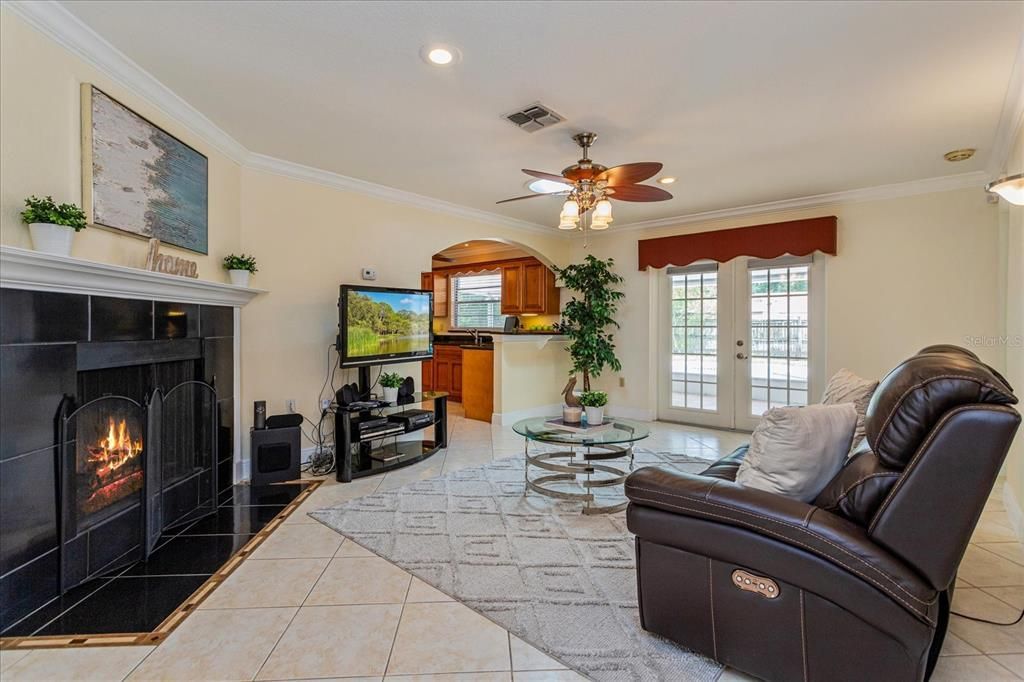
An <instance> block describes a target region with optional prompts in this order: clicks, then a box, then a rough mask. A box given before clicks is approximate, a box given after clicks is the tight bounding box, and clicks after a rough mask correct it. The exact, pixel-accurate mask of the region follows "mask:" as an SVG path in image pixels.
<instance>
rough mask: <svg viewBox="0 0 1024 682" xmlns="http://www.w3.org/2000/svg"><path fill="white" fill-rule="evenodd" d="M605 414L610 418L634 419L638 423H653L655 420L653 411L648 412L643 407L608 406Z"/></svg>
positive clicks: (655, 416)
mask: <svg viewBox="0 0 1024 682" xmlns="http://www.w3.org/2000/svg"><path fill="white" fill-rule="evenodd" d="M607 412H608V416H610V417H619V418H620V419H634V420H636V421H639V422H653V421H655V420H656V418H657V415H656V414H655V413H654V411H653V410H648V409H646V408H643V407H621V406H618V405H609V406H608V409H607Z"/></svg>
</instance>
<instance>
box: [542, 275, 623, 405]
mask: <svg viewBox="0 0 1024 682" xmlns="http://www.w3.org/2000/svg"><path fill="white" fill-rule="evenodd" d="M614 265H615V261H614V260H613V259H611V258H609V259H608V260H601V259H600V258H596V257H594V256H592V255H588V256H587V257H586V259H585V260H584V261H583V262H582V263H576V264H574V265H569V266H566V267H565V268H557V267H556V268H554V270H555V274H556V275H558V279H559V280H560V281H561V282H562V284H564V285H565V286H566V287H567V288H569V289H571V290H572V291H573V292H576V293H577V294H580V296H579V297H577V296H573V297H572V300H571V301H569V302H568V303H567V304H566V305H565V310H563V311H562V321H561V322H559V323H558V324H557V325H555V330H556V331H558V332H560V333H562V334H565V335H566V336H567V337H569V356H570V357H571V358H572V369H571V370H570V372H569V373H570V374H577V373H580V374H582V375H583V390H584V391H589V390H590V379H591V377H597V376H600V375H601V372H602V371H603V370H604V369H605V368H606V367H610V368H611V369H613V370H615V371H616V372H618V371H620V370H621V369H622V363H620V362H619V359H618V358H617V357H615V343H614V337H613V335H612V332H610V331H608V329H609V328H610V327H614V328H618V326H619V324H618V322H616V321H615V313H616V311H617V309H618V300H619V299H620V298H622V297H623V296H624V295H625V294H623V293H622V292H621V291H619V290H618V289H616V288H615V286H616V285H618V284H621V283H622V277H621V276H619V275H617V274H615V272H613V271H612V267H613V266H614Z"/></svg>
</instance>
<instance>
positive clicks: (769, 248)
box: [639, 215, 837, 270]
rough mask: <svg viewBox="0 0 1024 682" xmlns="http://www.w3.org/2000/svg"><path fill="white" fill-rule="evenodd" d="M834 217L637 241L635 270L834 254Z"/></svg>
mask: <svg viewBox="0 0 1024 682" xmlns="http://www.w3.org/2000/svg"><path fill="white" fill-rule="evenodd" d="M836 222H837V221H836V217H835V216H834V215H831V216H823V217H821V218H807V219H805V220H788V221H786V222H783V223H770V224H767V225H752V226H750V227H737V228H734V229H731V230H712V231H711V232H696V233H694V234H681V235H676V236H673V237H659V238H657V239H641V240H640V243H639V247H640V248H639V268H640V269H641V270H646V269H647V268H663V267H665V266H666V265H675V266H677V267H681V266H684V265H689V264H690V263H693V262H695V261H699V260H705V259H710V260H715V261H718V262H719V263H724V262H726V261H730V260H732V259H733V258H736V257H737V256H753V257H755V258H778V257H779V256H783V255H785V254H787V253H788V254H790V255H792V256H806V255H808V254H810V253H813V252H814V251H821V252H822V253H827V254H829V255H832V256H834V255H836Z"/></svg>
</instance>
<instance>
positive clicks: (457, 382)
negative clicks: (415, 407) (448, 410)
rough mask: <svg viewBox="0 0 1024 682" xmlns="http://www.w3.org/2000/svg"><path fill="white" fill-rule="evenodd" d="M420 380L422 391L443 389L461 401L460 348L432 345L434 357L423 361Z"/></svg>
mask: <svg viewBox="0 0 1024 682" xmlns="http://www.w3.org/2000/svg"><path fill="white" fill-rule="evenodd" d="M422 382H423V390H424V391H444V392H446V393H448V394H449V396H448V397H449V399H450V400H453V401H455V402H462V349H461V348H459V347H458V346H434V359H433V360H430V361H429V362H424V363H423V370H422Z"/></svg>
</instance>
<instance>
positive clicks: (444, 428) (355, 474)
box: [334, 391, 448, 483]
mask: <svg viewBox="0 0 1024 682" xmlns="http://www.w3.org/2000/svg"><path fill="white" fill-rule="evenodd" d="M414 409H417V410H429V411H432V412H433V416H432V418H431V420H430V421H429V422H425V423H422V424H419V425H418V426H416V427H414V428H409V429H408V430H406V428H405V427H404V426H401V425H400V423H399V422H390V423H389V425H388V426H382V427H377V428H374V429H371V430H368V431H367V433H366V434H365V435H364V434H360V430H359V422H360V421H363V420H368V419H374V418H378V417H387V416H388V415H391V414H398V413H400V412H404V411H406V410H414ZM431 427H433V429H434V431H433V438H432V439H429V440H398V436H401V435H404V434H406V433H418V432H420V431H425V430H426V429H429V428H431ZM427 433H428V434H429V432H427ZM446 447H448V394H447V393H444V392H440V391H424V392H422V393H415V394H413V395H411V396H409V397H408V398H407V399H406V401H405V402H403V403H402V404H400V405H388V406H386V407H376V408H373V409H371V410H362V411H354V410H346V409H345V408H344V407H338V408H337V409H336V411H335V413H334V452H335V456H336V458H337V468H336V474H335V476H336V477H337V479H338V480H339V481H341V482H343V483H348V482H349V481H351V480H353V479H356V478H362V477H364V476H372V475H374V474H380V473H384V472H386V471H392V470H394V469H400V468H402V467H404V466H408V465H410V464H415V463H416V462H420V461H422V460H424V459H426V458H427V457H430V456H431V455H433V454H434V453H435V452H437V451H438V450H441V449H443V448H446Z"/></svg>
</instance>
